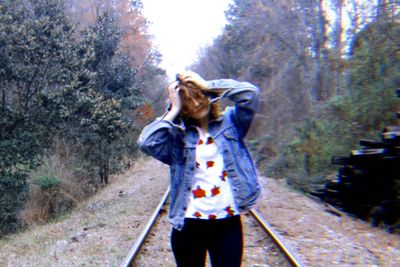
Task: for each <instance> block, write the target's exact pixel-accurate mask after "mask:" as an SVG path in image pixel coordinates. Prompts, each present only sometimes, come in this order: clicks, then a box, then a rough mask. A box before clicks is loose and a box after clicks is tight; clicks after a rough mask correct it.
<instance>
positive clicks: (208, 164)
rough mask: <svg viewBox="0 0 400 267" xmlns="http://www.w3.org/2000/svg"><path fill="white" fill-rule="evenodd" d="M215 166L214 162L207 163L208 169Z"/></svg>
mask: <svg viewBox="0 0 400 267" xmlns="http://www.w3.org/2000/svg"><path fill="white" fill-rule="evenodd" d="M213 166H214V161H212V160H209V161H207V169H208V168H211V167H213Z"/></svg>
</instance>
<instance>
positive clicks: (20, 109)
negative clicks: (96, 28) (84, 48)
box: [0, 0, 75, 232]
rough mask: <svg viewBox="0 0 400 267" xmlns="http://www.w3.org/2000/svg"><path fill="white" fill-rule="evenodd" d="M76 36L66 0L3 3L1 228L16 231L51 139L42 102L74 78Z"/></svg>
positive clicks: (0, 48)
mask: <svg viewBox="0 0 400 267" xmlns="http://www.w3.org/2000/svg"><path fill="white" fill-rule="evenodd" d="M72 34H73V28H72V27H71V25H70V23H69V21H68V19H67V18H66V16H65V15H64V13H63V3H62V1H58V0H53V1H49V0H38V1H28V0H16V1H9V0H2V1H1V2H0V58H2V61H1V62H2V63H1V65H0V81H1V83H0V92H1V94H2V98H1V103H0V105H1V106H0V115H1V116H0V214H1V222H0V232H2V231H4V232H7V231H10V230H14V229H15V227H16V222H17V218H16V214H17V212H18V210H19V209H20V208H21V206H22V204H23V201H24V199H25V196H26V192H27V190H28V185H27V183H26V179H27V173H28V171H29V170H31V169H32V168H34V167H35V166H36V165H37V164H38V162H39V158H40V155H41V154H42V152H43V150H44V149H45V148H46V147H47V144H48V143H49V137H50V132H51V131H50V130H49V128H50V125H51V118H52V117H53V116H52V114H51V113H47V111H46V110H45V109H43V106H42V105H41V102H42V99H43V96H44V95H45V94H47V93H49V92H55V91H58V90H60V88H62V86H64V85H65V84H66V83H67V82H68V81H69V80H70V79H71V75H72V69H73V66H75V59H74V53H71V51H72V47H73V39H72Z"/></svg>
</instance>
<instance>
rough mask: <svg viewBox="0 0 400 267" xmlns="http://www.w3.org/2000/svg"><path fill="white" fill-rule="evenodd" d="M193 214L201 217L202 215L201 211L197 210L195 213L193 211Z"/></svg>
mask: <svg viewBox="0 0 400 267" xmlns="http://www.w3.org/2000/svg"><path fill="white" fill-rule="evenodd" d="M193 216H194V217H196V218H200V217H201V213H200V212H198V211H196V212H195V213H193Z"/></svg>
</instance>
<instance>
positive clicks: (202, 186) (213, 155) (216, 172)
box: [185, 128, 240, 219]
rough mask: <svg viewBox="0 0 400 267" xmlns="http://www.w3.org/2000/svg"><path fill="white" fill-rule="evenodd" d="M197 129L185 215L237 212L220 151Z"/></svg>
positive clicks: (217, 215) (201, 216) (216, 216)
mask: <svg viewBox="0 0 400 267" xmlns="http://www.w3.org/2000/svg"><path fill="white" fill-rule="evenodd" d="M197 130H198V132H199V137H200V138H199V141H198V143H197V146H196V168H195V171H194V179H193V185H192V189H191V194H190V198H189V203H188V206H187V210H186V214H185V217H186V218H198V219H221V218H226V217H230V216H234V215H238V214H239V213H240V212H239V209H238V207H237V204H236V203H235V200H234V198H233V194H232V190H231V186H230V183H229V181H228V175H227V172H226V171H225V170H224V162H223V158H222V154H221V153H220V151H219V148H218V146H217V145H216V144H215V142H214V139H213V137H212V136H210V135H209V133H205V134H203V132H202V130H201V129H199V128H198V129H197Z"/></svg>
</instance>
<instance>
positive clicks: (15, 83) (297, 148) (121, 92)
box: [0, 0, 400, 236]
mask: <svg viewBox="0 0 400 267" xmlns="http://www.w3.org/2000/svg"><path fill="white" fill-rule="evenodd" d="M399 4H400V3H399V2H398V1H397V0H378V1H374V2H371V1H359V0H325V1H322V0H320V1H312V0H281V1H275V0H235V1H233V2H232V4H231V5H230V6H229V8H228V10H226V12H225V15H226V18H227V21H228V24H227V25H226V26H225V28H224V29H223V31H222V32H221V34H220V35H219V36H218V37H217V38H216V39H215V40H214V42H213V43H212V44H211V45H209V46H208V47H204V48H203V49H202V50H201V52H200V54H199V57H198V60H197V61H196V62H194V63H193V64H192V65H191V66H190V69H192V70H194V71H196V72H198V73H199V74H200V75H202V76H203V77H204V78H205V79H216V78H234V79H237V80H246V81H250V82H252V83H254V84H255V85H257V86H258V87H259V88H260V89H261V92H262V94H261V95H262V96H261V103H260V107H259V110H258V113H257V115H256V120H255V123H254V125H253V127H252V129H251V132H250V134H249V136H248V138H247V139H248V140H247V141H248V144H249V146H250V147H251V151H252V154H253V157H254V159H255V162H256V164H257V168H258V170H259V171H260V174H262V175H265V176H269V177H274V178H284V179H286V181H287V183H288V184H290V185H291V186H292V187H293V188H295V189H297V190H301V191H304V192H310V191H312V190H314V189H315V188H316V187H318V186H321V185H323V184H324V181H325V179H326V178H325V177H326V176H329V175H332V174H334V173H335V172H336V171H337V167H335V166H333V165H332V164H331V158H332V156H335V155H347V154H348V152H349V151H350V150H351V149H354V148H357V146H359V145H358V140H359V139H360V138H377V137H378V136H379V135H380V134H381V131H382V128H383V127H384V126H386V125H396V124H398V121H397V117H396V112H397V110H398V109H399V98H397V97H396V89H397V88H399V87H400V21H399V20H400V14H399V9H400V5H399ZM142 8H143V4H142V3H141V1H140V0H135V1H131V0H119V1H112V0H92V1H78V0H0V58H1V61H0V96H1V99H0V236H1V235H3V234H6V233H10V232H14V231H16V230H18V229H23V228H24V227H26V226H29V225H30V224H35V223H45V222H48V221H50V220H52V219H53V218H55V217H56V216H58V215H60V214H63V213H65V212H67V211H69V210H71V209H73V208H74V207H75V206H76V205H77V204H78V203H79V202H80V201H82V200H83V199H85V198H87V197H88V196H90V195H93V194H95V193H96V192H97V191H98V190H99V189H100V188H101V187H104V186H107V183H108V181H109V179H110V177H111V175H113V174H116V173H119V172H121V171H123V170H125V169H126V168H129V166H131V164H132V163H133V162H134V161H135V158H136V157H137V156H138V152H137V147H136V139H137V136H138V134H139V133H140V131H141V129H142V128H143V127H144V126H145V125H146V124H147V123H148V122H149V120H151V119H153V118H154V117H155V116H157V115H160V113H161V112H162V111H163V109H164V105H165V101H164V100H165V97H166V96H165V88H166V86H167V83H168V77H167V75H166V72H165V70H163V69H162V68H161V67H160V66H159V65H160V62H161V59H162V55H161V54H160V53H159V52H158V51H157V50H156V49H155V48H154V45H153V43H152V36H151V35H150V34H149V31H148V23H149V22H148V21H147V19H146V18H145V17H144V15H143V14H142ZM396 190H397V192H398V194H397V195H398V197H399V198H400V184H398V185H397V189H396Z"/></svg>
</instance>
